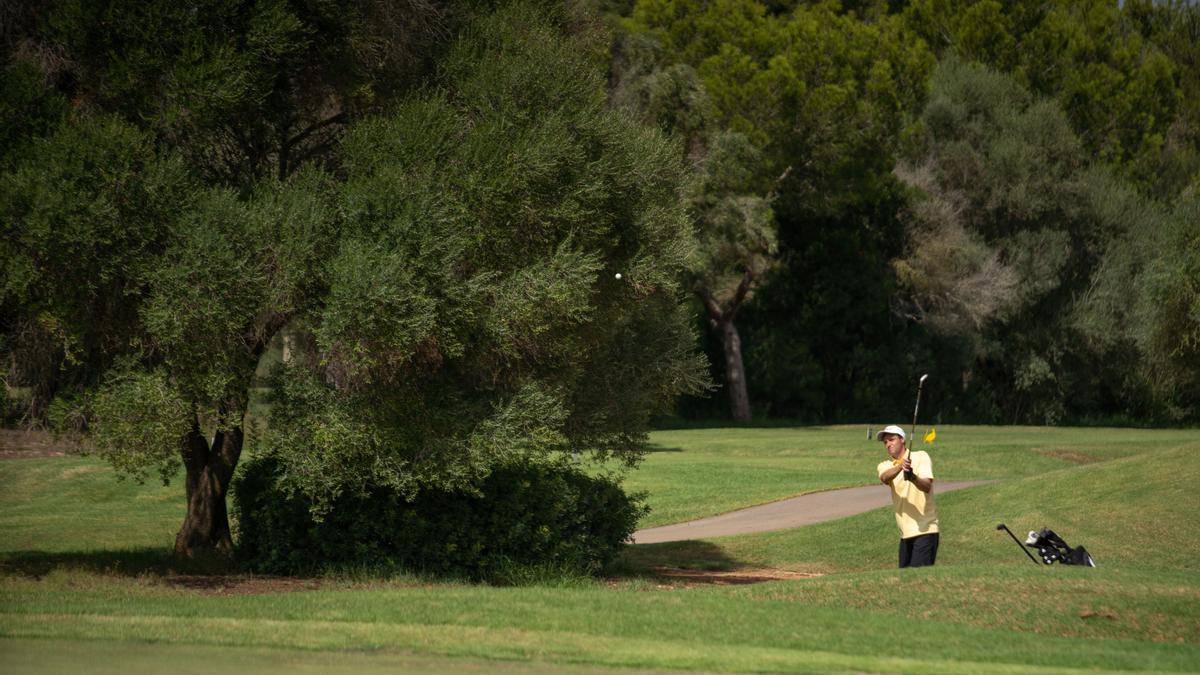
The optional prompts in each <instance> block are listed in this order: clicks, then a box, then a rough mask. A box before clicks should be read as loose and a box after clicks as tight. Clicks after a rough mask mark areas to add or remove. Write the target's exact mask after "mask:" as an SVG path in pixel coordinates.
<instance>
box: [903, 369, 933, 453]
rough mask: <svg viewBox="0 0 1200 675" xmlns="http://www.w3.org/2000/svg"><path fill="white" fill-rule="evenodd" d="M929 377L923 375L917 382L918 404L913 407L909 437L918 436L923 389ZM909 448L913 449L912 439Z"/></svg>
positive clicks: (909, 441) (909, 440)
mask: <svg viewBox="0 0 1200 675" xmlns="http://www.w3.org/2000/svg"><path fill="white" fill-rule="evenodd" d="M927 377H929V375H922V376H921V379H920V380H917V404H916V405H915V406H913V423H912V431H911V432H909V434H908V435H909V436H915V435H916V434H917V412H918V411H920V410H921V388H922V387H924V386H925V378H927ZM908 447H909V448H912V439H911V438H909V439H908Z"/></svg>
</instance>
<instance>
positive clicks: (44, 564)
mask: <svg viewBox="0 0 1200 675" xmlns="http://www.w3.org/2000/svg"><path fill="white" fill-rule="evenodd" d="M56 570H81V571H85V572H92V573H96V574H110V575H118V576H128V577H138V576H145V575H158V576H167V575H176V574H191V575H226V574H230V573H236V572H238V571H240V570H239V568H238V567H237V563H236V562H234V561H232V560H230V559H228V558H225V557H219V556H212V557H197V558H182V557H179V556H176V555H175V553H174V551H172V550H170V549H164V548H133V549H122V550H115V551H64V552H59V553H50V552H46V551H14V552H11V553H3V554H0V574H4V575H9V576H24V577H30V578H33V579H40V578H42V577H44V576H46V575H47V574H50V573H51V572H54V571H56Z"/></svg>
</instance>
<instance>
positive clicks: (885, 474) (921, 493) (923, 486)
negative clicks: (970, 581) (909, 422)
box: [875, 424, 938, 567]
mask: <svg viewBox="0 0 1200 675" xmlns="http://www.w3.org/2000/svg"><path fill="white" fill-rule="evenodd" d="M875 439H876V440H879V441H883V448H884V450H887V454H888V459H885V460H883V461H882V462H880V463H879V467H878V470H879V480H880V482H882V483H883V484H884V485H887V486H888V487H890V488H891V489H892V504H894V505H895V507H896V526H897V527H899V528H900V566H901V567H923V566H925V565H932V564H933V563H934V561H935V560H937V550H938V515H937V505H936V504H935V503H934V501H933V462H932V461H931V460H930V459H929V453H928V452H922V451H917V452H912V451H911V450H907V449H906V448H905V447H904V430H903V429H901V428H900V427H899V426H896V425H895V424H893V425H890V426H887V427H884V429H883V430H882V431H880V432H879V433H877V434H875Z"/></svg>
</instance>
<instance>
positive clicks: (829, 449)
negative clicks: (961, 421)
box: [625, 424, 1196, 527]
mask: <svg viewBox="0 0 1200 675" xmlns="http://www.w3.org/2000/svg"><path fill="white" fill-rule="evenodd" d="M883 426H884V425H882V424H876V425H873V426H871V427H868V425H865V424H864V425H858V426H831V427H805V428H778V429H777V428H771V429H690V430H678V431H657V432H654V433H653V434H651V436H650V440H651V452H650V453H649V454H648V455H647V457H646V459H645V461H643V462H642V464H641V466H640V467H639V468H638V470H637V471H634V472H632V473H630V475H629V477H628V479H627V480H626V482H625V485H626V487H627V488H628V489H630V490H632V491H644V492H647V493H648V494H649V500H648V503H649V505H650V507H651V511H650V515H649V516H648V517H647V518H646V519H645V520H644V521H643V523H642V526H643V527H652V526H655V525H664V524H667V523H675V522H682V521H685V520H692V519H696V518H703V517H705V516H711V515H716V514H718V513H725V512H727V511H731V510H733V509H736V508H741V507H744V506H752V505H754V504H762V503H765V502H769V501H774V500H778V499H783V498H786V497H792V496H795V495H800V494H804V493H808V492H814V491H818V490H827V489H831V488H841V487H852V486H856V485H870V484H874V483H876V482H877V481H876V478H875V465H876V464H877V463H878V462H879V461H881V460H882V459H883V458H884V452H883V450H882V446H881V444H880V443H879V442H877V441H875V440H874V439H873V438H870V437H868V436H867V431H868V429H869V428H873V429H875V430H878V429H880V428H881V427H883ZM919 431H920V432H921V433H919V434H918V435H921V434H923V432H924V429H923V428H922V429H920V430H919ZM1195 437H1196V432H1195V431H1193V430H1187V429H1178V430H1159V429H1110V428H1091V429H1068V428H1053V427H989V426H942V427H938V428H937V440H936V441H935V442H934V443H933V444H932V445H926V444H924V443H923V442H922V441H920V440H918V441H917V443H916V447H917V448H918V449H924V450H927V451H929V453H930V454H931V455H932V456H933V461H934V473H935V475H936V476H937V478H938V479H939V480H976V479H984V480H998V479H1006V480H1007V479H1012V478H1020V477H1025V476H1038V475H1041V474H1044V473H1046V472H1049V471H1054V470H1057V469H1062V468H1070V467H1074V466H1078V465H1080V464H1081V463H1089V462H1100V461H1106V460H1111V459H1117V458H1120V457H1128V456H1132V455H1137V454H1141V453H1144V452H1148V451H1152V450H1157V449H1161V448H1164V447H1175V446H1178V445H1180V444H1183V443H1187V442H1189V441H1191V440H1193V439H1194V438H1195Z"/></svg>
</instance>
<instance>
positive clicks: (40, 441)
mask: <svg viewBox="0 0 1200 675" xmlns="http://www.w3.org/2000/svg"><path fill="white" fill-rule="evenodd" d="M66 448H67V444H66V443H63V442H62V441H58V440H56V439H55V438H54V437H53V436H51V435H50V434H49V433H47V432H45V431H26V430H22V429H0V459H26V458H29V457H62V456H64V455H66V454H67V453H66Z"/></svg>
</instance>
